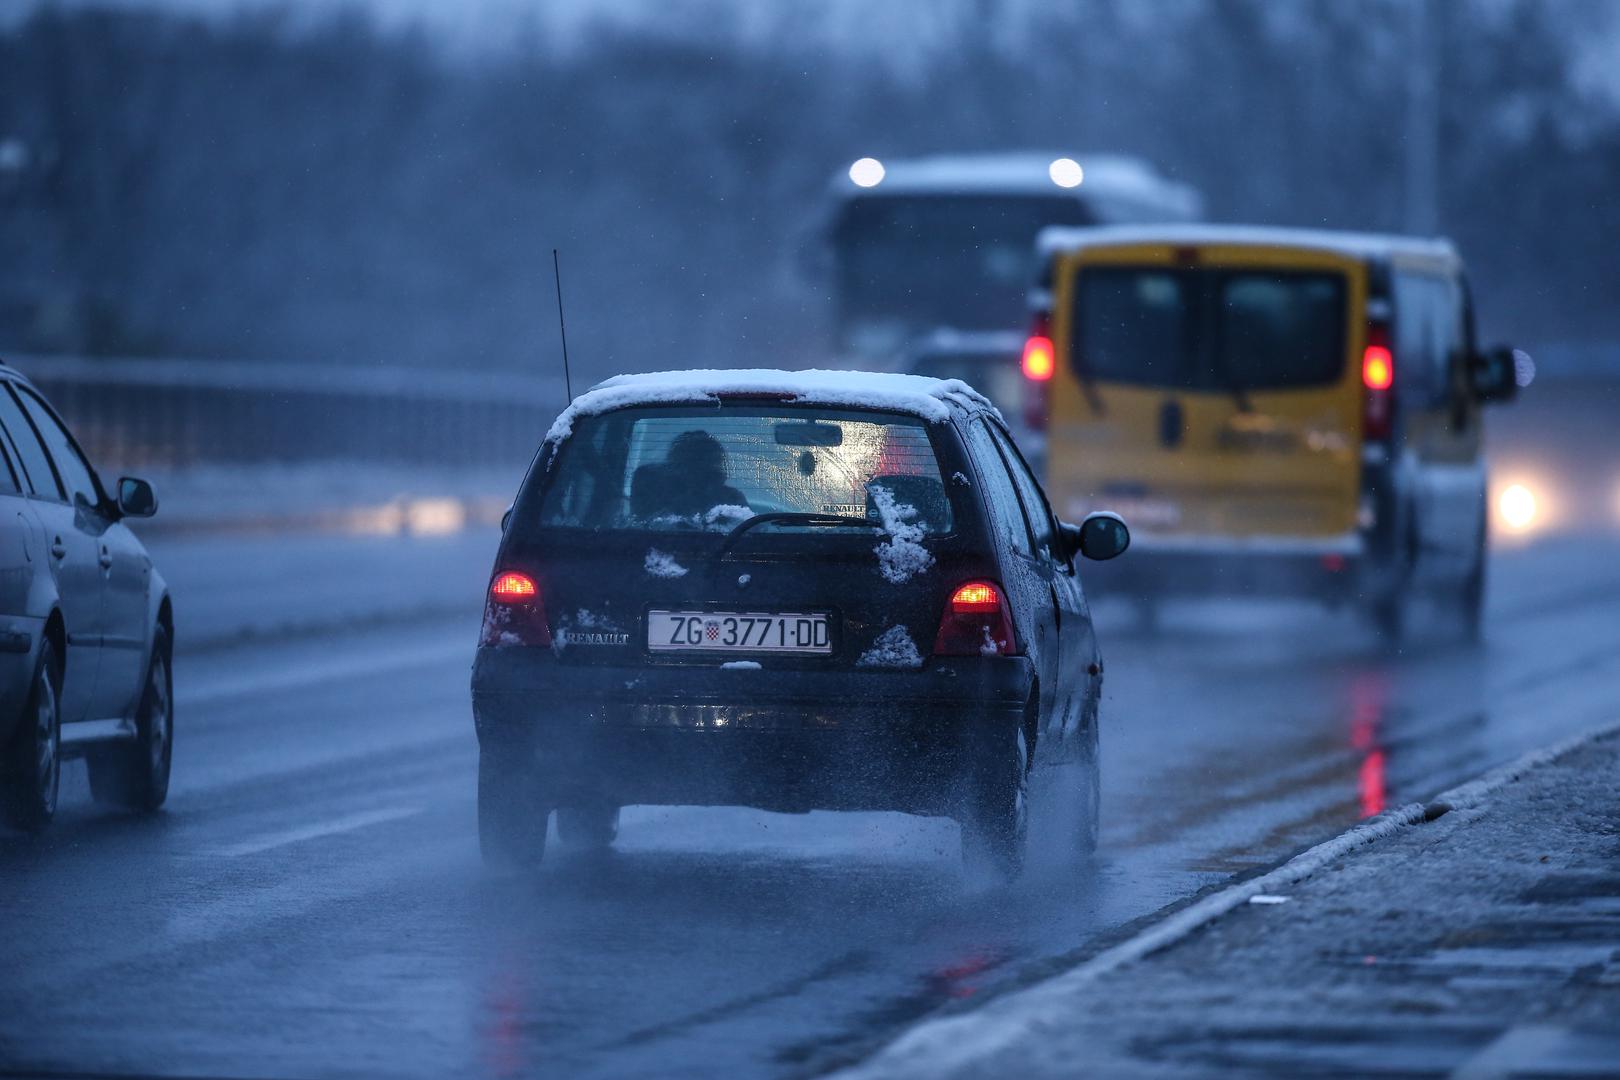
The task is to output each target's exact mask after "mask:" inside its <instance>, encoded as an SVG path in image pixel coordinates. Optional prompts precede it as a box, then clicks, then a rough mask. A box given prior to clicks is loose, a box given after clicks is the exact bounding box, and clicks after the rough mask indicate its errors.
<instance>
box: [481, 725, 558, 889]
mask: <svg viewBox="0 0 1620 1080" xmlns="http://www.w3.org/2000/svg"><path fill="white" fill-rule="evenodd" d="M513 757H514V755H513V754H512V753H511V752H510V751H507V750H504V749H502V748H492V747H483V748H482V749H480V750H479V752H478V847H479V851H480V852H481V853H482V855H483V857H484V865H485V866H488V867H490V868H491V869H494V870H528V869H533V868H534V867H537V866H539V865H540V862H541V860H543V859H544V858H545V856H546V824H547V821H548V819H549V818H550V816H551V811H550V808H549V807H548V806H547V805H546V802H545V799H544V798H543V797H542V792H541V785H540V778H539V777H538V776H537V775H536V773H535V770H534V769H533V768H532V767H529V766H526V765H525V764H523V763H522V762H521V761H514V760H513Z"/></svg>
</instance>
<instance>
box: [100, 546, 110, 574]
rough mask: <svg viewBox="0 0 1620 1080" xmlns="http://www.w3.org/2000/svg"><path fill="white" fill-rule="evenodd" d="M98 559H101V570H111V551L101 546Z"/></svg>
mask: <svg viewBox="0 0 1620 1080" xmlns="http://www.w3.org/2000/svg"><path fill="white" fill-rule="evenodd" d="M100 561H101V568H102V569H103V570H111V569H112V552H110V551H108V550H107V549H106V548H102V549H101V560H100Z"/></svg>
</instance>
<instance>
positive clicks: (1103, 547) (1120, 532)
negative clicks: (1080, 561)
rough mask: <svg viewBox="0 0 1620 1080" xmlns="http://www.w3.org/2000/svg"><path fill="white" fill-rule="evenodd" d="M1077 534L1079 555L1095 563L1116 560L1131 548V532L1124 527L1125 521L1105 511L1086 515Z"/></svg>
mask: <svg viewBox="0 0 1620 1080" xmlns="http://www.w3.org/2000/svg"><path fill="white" fill-rule="evenodd" d="M1079 533H1080V537H1079V543H1078V545H1077V546H1078V549H1079V551H1080V554H1082V555H1084V556H1085V557H1086V558H1088V559H1094V560H1096V561H1097V562H1104V561H1106V560H1108V559H1113V558H1117V557H1118V556H1120V555H1123V554H1125V549H1126V548H1128V547H1130V546H1131V530H1130V529H1128V528H1126V527H1125V520H1124V519H1123V518H1121V517H1120V516H1119V515H1118V514H1111V513H1109V512H1108V511H1106V510H1099V511H1098V512H1096V513H1094V514H1087V515H1086V519H1085V520H1084V521H1082V522H1081V523H1080V529H1079Z"/></svg>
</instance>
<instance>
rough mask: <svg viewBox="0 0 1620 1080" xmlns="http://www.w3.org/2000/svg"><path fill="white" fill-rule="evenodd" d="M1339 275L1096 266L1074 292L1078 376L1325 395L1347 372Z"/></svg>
mask: <svg viewBox="0 0 1620 1080" xmlns="http://www.w3.org/2000/svg"><path fill="white" fill-rule="evenodd" d="M1345 295H1346V294H1345V280H1344V277H1343V275H1341V274H1336V273H1284V272H1273V271H1260V270H1172V269H1164V268H1158V267H1098V268H1093V269H1087V270H1083V271H1081V273H1080V275H1079V279H1078V281H1077V283H1076V288H1075V308H1074V326H1075V328H1076V330H1075V333H1074V334H1073V341H1074V345H1073V346H1072V348H1071V350H1070V357H1069V361H1070V364H1071V365H1072V366H1073V367H1074V369H1075V372H1076V374H1078V375H1079V376H1080V377H1082V378H1089V379H1093V380H1096V381H1099V382H1122V383H1132V384H1137V385H1144V386H1164V387H1174V388H1179V389H1187V390H1222V389H1234V388H1236V389H1244V390H1271V389H1288V388H1294V387H1308V386H1324V385H1328V384H1330V383H1334V382H1337V381H1338V380H1339V378H1340V377H1341V376H1342V375H1343V373H1344V368H1345Z"/></svg>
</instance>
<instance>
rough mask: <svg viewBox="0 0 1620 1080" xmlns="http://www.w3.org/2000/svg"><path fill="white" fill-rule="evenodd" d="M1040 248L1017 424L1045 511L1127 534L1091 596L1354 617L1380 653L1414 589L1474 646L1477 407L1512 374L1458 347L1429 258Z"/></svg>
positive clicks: (1458, 327) (1479, 505)
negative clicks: (1376, 637) (1099, 518)
mask: <svg viewBox="0 0 1620 1080" xmlns="http://www.w3.org/2000/svg"><path fill="white" fill-rule="evenodd" d="M1039 246H1040V250H1041V252H1042V257H1043V264H1044V267H1045V271H1044V274H1045V276H1044V278H1043V280H1042V282H1041V283H1040V285H1039V286H1038V287H1037V289H1036V290H1035V291H1034V293H1033V294H1032V296H1033V300H1034V307H1035V326H1034V329H1033V331H1032V333H1031V335H1030V337H1029V340H1028V342H1027V344H1026V346H1025V350H1024V359H1023V369H1024V374H1025V377H1026V380H1027V383H1026V386H1027V389H1028V390H1029V402H1030V408H1029V409H1028V410H1027V413H1028V415H1027V420H1028V421H1029V422H1030V423H1031V424H1032V425H1035V426H1039V425H1041V424H1043V423H1044V425H1045V430H1046V438H1045V455H1044V456H1045V470H1046V490H1047V492H1048V494H1049V495H1050V497H1051V499H1052V503H1053V505H1054V507H1055V508H1056V509H1057V510H1058V512H1059V513H1060V514H1061V515H1062V516H1063V517H1064V518H1066V519H1068V520H1072V521H1079V520H1081V519H1082V518H1083V517H1084V516H1085V515H1086V514H1087V513H1089V512H1091V511H1093V510H1114V511H1117V512H1119V513H1120V514H1121V515H1122V516H1124V517H1125V519H1126V520H1127V521H1128V522H1129V523H1130V525H1131V535H1132V538H1133V542H1132V557H1131V558H1129V559H1123V560H1120V563H1119V564H1118V567H1117V570H1116V571H1115V573H1114V574H1113V575H1108V574H1104V575H1098V577H1099V578H1101V584H1102V588H1103V589H1104V590H1105V591H1107V590H1110V589H1111V590H1113V591H1116V592H1120V593H1123V594H1127V595H1131V596H1134V597H1137V598H1139V599H1140V600H1142V602H1143V603H1144V605H1145V606H1147V608H1148V609H1149V610H1150V611H1151V608H1152V605H1153V603H1154V601H1155V600H1156V599H1158V598H1160V597H1164V596H1169V595H1189V594H1202V595H1264V594H1269V595H1295V596H1307V597H1318V598H1321V599H1323V600H1326V601H1328V602H1330V603H1357V604H1359V605H1361V606H1362V607H1363V608H1364V609H1365V610H1366V611H1367V613H1368V614H1369V615H1370V616H1372V618H1373V619H1374V621H1375V623H1376V625H1377V626H1378V627H1379V628H1380V629H1381V630H1382V631H1383V632H1384V633H1385V634H1386V635H1388V636H1389V637H1391V638H1395V639H1398V638H1400V637H1401V636H1402V635H1403V634H1404V633H1405V630H1406V626H1407V621H1408V611H1409V607H1410V603H1409V602H1410V600H1411V599H1412V598H1413V597H1414V596H1415V595H1418V594H1420V593H1424V594H1430V595H1433V596H1435V597H1437V598H1439V599H1441V600H1442V602H1444V603H1446V604H1447V605H1448V606H1451V607H1453V608H1454V609H1455V610H1456V611H1457V612H1458V614H1459V615H1460V616H1461V617H1462V619H1463V620H1464V625H1465V626H1466V627H1468V628H1469V631H1470V632H1471V633H1477V629H1478V626H1479V619H1480V608H1481V604H1482V601H1483V594H1484V577H1485V559H1484V552H1485V521H1486V504H1485V468H1484V462H1483V458H1482V455H1481V438H1480V435H1481V430H1480V428H1481V423H1480V405H1481V404H1482V403H1483V402H1487V401H1493V400H1505V399H1507V398H1510V397H1512V396H1513V394H1514V393H1515V391H1516V389H1517V372H1516V364H1515V355H1514V353H1513V351H1512V350H1511V349H1493V350H1490V351H1489V352H1481V351H1480V350H1479V349H1478V348H1477V347H1476V345H1475V340H1474V319H1473V311H1472V307H1471V304H1470V300H1469V293H1468V284H1467V279H1466V278H1465V276H1464V274H1463V268H1462V264H1461V262H1460V260H1459V259H1458V257H1457V253H1456V251H1455V250H1454V249H1453V248H1452V246H1451V244H1450V243H1449V242H1447V241H1444V240H1418V239H1410V238H1405V237H1396V236H1368V235H1359V234H1352V233H1339V232H1317V231H1297V230H1286V229H1272V228H1248V227H1231V226H1181V225H1173V226H1152V227H1138V226H1131V227H1119V228H1082V229H1048V230H1046V231H1045V232H1043V233H1042V234H1041V238H1040V241H1039Z"/></svg>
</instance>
